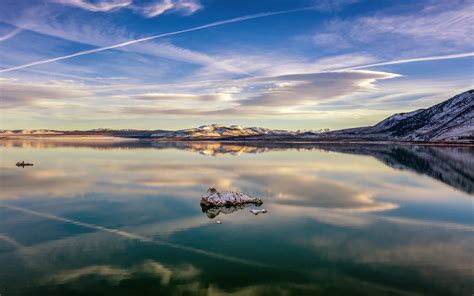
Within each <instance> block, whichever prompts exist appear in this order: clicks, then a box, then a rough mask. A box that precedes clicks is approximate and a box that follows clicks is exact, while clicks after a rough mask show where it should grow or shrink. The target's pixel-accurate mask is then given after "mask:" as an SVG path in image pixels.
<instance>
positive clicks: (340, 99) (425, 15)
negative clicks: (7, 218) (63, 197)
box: [0, 0, 474, 130]
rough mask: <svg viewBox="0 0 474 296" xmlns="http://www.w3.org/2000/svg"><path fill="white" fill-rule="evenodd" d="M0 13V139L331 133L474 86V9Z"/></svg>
mask: <svg viewBox="0 0 474 296" xmlns="http://www.w3.org/2000/svg"><path fill="white" fill-rule="evenodd" d="M1 6H2V9H1V10H0V99H1V103H0V129H39V128H45V129H58V130H65V129H91V128H117V129H122V128H132V129H181V128H190V127H195V126H199V125H203V124H212V123H220V124H225V125H232V124H238V125H242V126H263V127H268V128H281V129H288V130H297V129H300V130H313V129H321V128H329V129H340V128H348V127H355V126H367V125H372V124H375V123H377V122H378V121H380V120H382V119H383V118H385V117H387V116H389V115H392V114H394V113H398V112H406V111H412V110H415V109H419V108H427V107H430V106H432V105H434V104H437V103H439V102H441V101H444V100H446V99H448V98H450V97H452V96H453V95H456V94H458V93H460V92H463V91H466V90H469V89H472V88H473V87H474V42H472V36H474V32H473V31H474V18H473V17H472V16H473V15H474V3H473V2H472V1H461V0H460V1H458V0H452V1H434V0H420V1H402V0H399V1H390V0H384V1H378V0H333V1H325V0H322V1H315V0H271V1H268V0H259V1H250V0H235V1H234V0H225V1H224V0H152V1H141V0H24V1H17V0H2V1H1Z"/></svg>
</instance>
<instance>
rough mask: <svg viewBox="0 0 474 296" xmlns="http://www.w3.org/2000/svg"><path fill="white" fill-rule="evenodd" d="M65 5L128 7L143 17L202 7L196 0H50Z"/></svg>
mask: <svg viewBox="0 0 474 296" xmlns="http://www.w3.org/2000/svg"><path fill="white" fill-rule="evenodd" d="M51 1H52V2H55V3H59V4H62V5H66V6H71V7H77V8H81V9H84V10H88V11H92V12H110V11H114V10H118V9H121V8H128V9H131V10H133V11H135V12H138V13H140V14H142V15H143V16H145V17H156V16H159V15H161V14H163V13H167V12H172V11H175V12H179V13H182V14H184V15H190V14H193V13H194V12H196V11H198V10H199V9H201V8H202V5H201V3H200V2H199V1H198V0H161V1H153V2H151V3H147V4H141V3H134V0H100V1H89V0H51Z"/></svg>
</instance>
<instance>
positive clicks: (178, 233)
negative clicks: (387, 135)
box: [0, 139, 474, 296]
mask: <svg viewBox="0 0 474 296" xmlns="http://www.w3.org/2000/svg"><path fill="white" fill-rule="evenodd" d="M0 147H1V148H0V149H1V152H0V165H1V171H0V185H1V190H0V221H1V222H0V294H1V295H2V296H11V295H444V296H446V295H472V293H473V292H474V281H473V279H474V276H473V275H474V273H473V271H474V215H473V210H474V209H473V197H474V147H453V146H445V147H442V146H415V145H394V144H392V145H389V144H372V145H366V144H309V143H306V144H305V143H299V144H298V143H294V144H291V143H286V144H285V143H281V144H275V143H273V144H272V143H245V144H236V143H184V142H182V143H157V142H154V143H153V142H134V141H111V142H110V141H99V140H96V141H82V142H79V141H73V140H70V141H68V140H67V139H64V140H58V139H56V140H35V139H29V140H3V141H0ZM18 161H25V162H31V163H33V164H34V166H31V167H25V168H21V167H16V166H15V163H16V162H18ZM209 187H215V188H216V189H218V190H222V191H224V190H235V191H239V192H244V193H247V194H250V195H252V196H255V197H259V198H261V199H262V200H263V205H262V206H261V207H258V208H264V209H266V210H267V211H268V212H267V213H265V214H259V215H253V214H252V213H250V212H249V209H253V208H256V207H255V206H249V207H246V208H243V209H225V208H224V209H221V212H217V216H215V217H214V215H215V213H214V215H209V213H208V212H203V211H202V209H201V207H200V205H199V202H200V197H201V196H202V195H203V194H204V193H205V192H206V190H207V189H208V188H209ZM210 216H211V218H210ZM217 220H219V221H221V222H222V223H221V224H217V223H216V221H217Z"/></svg>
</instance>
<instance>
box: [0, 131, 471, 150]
mask: <svg viewBox="0 0 474 296" xmlns="http://www.w3.org/2000/svg"><path fill="white" fill-rule="evenodd" d="M9 140H15V141H21V140H40V141H41V140H44V141H49V140H51V141H71V142H81V141H83V142H92V141H100V142H107V141H109V142H142V143H143V142H160V143H179V142H181V143H222V144H234V145H235V144H237V145H238V144H259V145H262V144H296V145H299V144H335V145H343V144H360V145H420V146H466V147H474V142H452V141H451V142H426V141H424V142H421V141H420V142H417V141H387V140H374V141H368V140H336V139H334V140H327V139H325V140H315V139H308V140H299V139H298V140H278V139H274V140H271V139H260V140H259V139H256V140H250V139H242V140H236V139H233V140H232V139H185V140H178V139H176V140H170V139H167V140H160V139H154V138H149V137H120V136H110V135H67V134H66V135H64V134H62V135H61V134H54V135H53V134H51V135H12V136H10V135H8V136H0V141H9Z"/></svg>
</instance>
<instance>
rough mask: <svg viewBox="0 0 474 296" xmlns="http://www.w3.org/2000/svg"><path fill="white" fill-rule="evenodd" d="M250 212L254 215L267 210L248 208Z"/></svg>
mask: <svg viewBox="0 0 474 296" xmlns="http://www.w3.org/2000/svg"><path fill="white" fill-rule="evenodd" d="M249 212H250V213H252V214H254V215H258V214H265V213H266V212H267V210H265V209H261V210H249Z"/></svg>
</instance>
